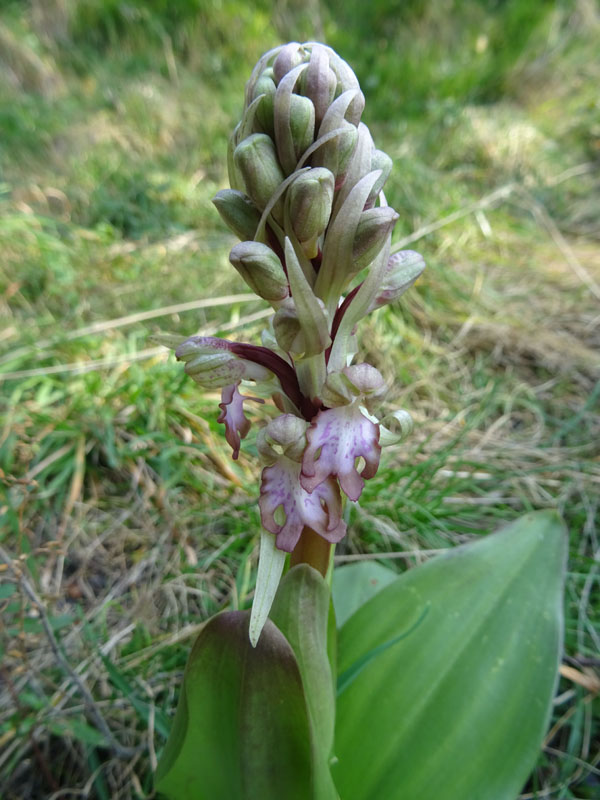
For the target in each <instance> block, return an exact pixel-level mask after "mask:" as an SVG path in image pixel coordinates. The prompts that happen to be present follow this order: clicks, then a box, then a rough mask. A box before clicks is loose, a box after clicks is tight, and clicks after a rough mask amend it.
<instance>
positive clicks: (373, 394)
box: [321, 363, 387, 408]
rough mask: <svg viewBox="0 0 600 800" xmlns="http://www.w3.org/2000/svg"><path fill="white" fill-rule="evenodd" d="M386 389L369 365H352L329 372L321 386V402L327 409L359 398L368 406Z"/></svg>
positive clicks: (381, 378)
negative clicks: (338, 370)
mask: <svg viewBox="0 0 600 800" xmlns="http://www.w3.org/2000/svg"><path fill="white" fill-rule="evenodd" d="M386 390H387V387H386V385H385V381H384V379H383V376H382V375H381V373H380V372H379V370H377V369H375V367H372V366H371V365H370V364H364V363H363V364H352V365H351V366H349V367H344V369H343V370H342V371H341V372H331V373H329V375H328V376H327V380H326V381H325V383H324V385H323V389H322V392H321V400H322V401H323V403H324V404H325V405H326V406H327V407H329V408H335V407H338V406H345V405H348V404H349V403H352V402H354V400H356V399H357V398H360V399H361V401H363V402H368V403H369V404H370V402H371V401H373V400H378V399H381V397H382V395H383V394H384V393H385V392H386Z"/></svg>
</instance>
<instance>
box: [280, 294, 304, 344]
mask: <svg viewBox="0 0 600 800" xmlns="http://www.w3.org/2000/svg"><path fill="white" fill-rule="evenodd" d="M273 332H274V334H275V339H276V341H277V344H278V345H279V347H281V349H282V350H283V351H284V352H285V353H303V352H304V336H303V334H302V327H301V325H300V320H299V319H298V312H297V310H296V306H295V304H294V301H293V300H292V298H291V297H290V298H288V299H287V300H284V302H283V303H282V304H281V305H280V306H279V308H278V309H277V313H276V314H275V316H274V317H273Z"/></svg>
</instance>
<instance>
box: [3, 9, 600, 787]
mask: <svg viewBox="0 0 600 800" xmlns="http://www.w3.org/2000/svg"><path fill="white" fill-rule="evenodd" d="M308 39H318V40H322V41H326V42H327V43H328V44H329V45H331V46H332V47H334V48H335V49H336V50H337V51H338V52H339V53H340V55H341V56H342V57H343V58H345V59H346V60H347V61H348V62H349V63H350V64H351V66H352V67H353V68H354V70H355V71H356V73H357V75H358V77H359V80H360V82H361V85H362V87H363V90H364V93H365V95H366V100H367V105H366V111H365V115H364V120H365V122H366V123H367V124H368V125H369V127H370V128H371V130H372V133H373V136H374V138H375V141H376V142H377V145H378V147H380V148H382V149H384V150H386V151H387V152H389V153H390V155H391V156H392V157H393V158H394V161H395V169H394V172H393V174H392V177H391V179H390V181H389V183H388V187H389V188H386V192H387V197H388V202H389V203H390V205H392V206H394V207H395V208H396V209H397V210H398V211H399V213H400V220H399V223H398V225H397V228H396V232H395V236H394V239H395V241H400V240H402V241H404V242H405V244H406V246H410V247H414V248H415V249H418V250H420V252H422V253H423V255H424V256H425V260H426V262H427V265H428V269H427V271H426V273H425V275H424V276H423V278H422V279H421V280H420V281H419V283H418V285H417V286H416V287H415V288H414V289H413V290H411V292H409V293H408V295H405V298H406V299H405V300H404V302H402V304H400V305H399V306H398V307H394V308H391V309H386V310H382V311H380V312H378V315H377V316H375V317H373V318H372V319H371V320H369V321H367V322H366V323H365V324H364V325H363V329H362V335H363V342H364V347H365V349H366V350H367V351H368V356H369V360H370V361H372V363H375V364H376V365H377V366H378V367H379V368H380V369H381V371H382V372H383V373H384V375H385V376H386V377H387V378H388V379H389V382H390V385H391V386H392V389H391V391H390V396H389V404H390V407H398V405H400V406H403V407H406V408H408V409H409V410H410V411H411V413H412V414H413V416H414V418H415V421H416V423H417V424H416V432H415V433H414V434H413V436H412V437H411V439H410V440H408V441H407V442H406V443H405V444H403V445H402V446H398V447H396V448H391V449H390V450H389V451H387V453H386V456H385V458H384V461H383V466H382V468H381V469H380V471H379V473H378V475H377V477H376V478H375V479H373V480H372V481H371V482H370V485H369V486H368V487H367V489H366V490H365V493H364V495H363V499H362V502H361V506H360V508H359V507H355V508H350V509H349V535H348V537H347V539H346V540H345V541H344V542H343V544H342V547H341V548H338V552H339V553H340V555H341V556H342V558H346V559H347V558H348V557H349V556H352V555H356V554H380V555H381V557H382V558H385V559H386V563H388V564H394V565H395V566H396V568H397V569H398V570H402V569H406V568H408V567H410V566H411V565H413V564H415V563H418V562H419V561H421V560H423V558H425V557H426V554H424V553H422V552H421V551H423V550H425V551H427V550H431V549H434V550H435V549H440V548H445V547H451V546H454V545H455V544H458V543H461V542H463V541H467V540H468V539H471V538H473V537H474V536H478V535H481V534H486V533H488V532H489V531H491V530H494V529H495V528H497V527H498V526H499V525H500V524H501V523H502V522H504V521H509V520H511V519H513V518H514V517H516V516H518V515H519V514H521V513H523V512H524V511H527V510H531V509H535V508H545V507H557V508H558V509H559V510H560V511H561V512H562V513H563V515H564V516H565V519H566V521H567V523H568V525H569V529H570V537H571V557H570V562H569V573H568V581H567V592H566V614H567V622H566V648H565V657H564V664H563V670H562V672H563V676H562V678H561V684H560V687H559V693H558V697H557V701H556V705H555V711H554V716H553V726H552V729H551V731H550V732H549V734H548V737H547V738H546V741H545V743H544V745H545V748H544V752H543V753H542V755H541V757H540V761H539V765H538V768H537V769H536V772H535V774H534V775H533V776H532V778H531V781H530V782H529V784H528V786H527V787H525V788H524V790H523V795H522V797H523V798H592V797H598V792H599V791H600V779H599V776H600V766H599V762H600V755H599V747H600V737H599V731H598V721H597V718H596V717H595V716H594V713H593V709H594V704H596V707H597V702H598V701H597V695H598V689H599V686H600V681H599V678H598V668H599V667H600V658H599V655H600V631H599V628H598V622H599V620H598V614H599V612H598V597H599V591H598V563H599V557H600V549H599V543H598V517H599V514H598V506H599V501H600V356H599V349H600V348H599V345H600V312H599V304H598V301H599V300H600V252H599V247H598V244H599V239H600V214H599V209H600V191H599V190H600V173H599V169H598V167H599V161H600V101H599V91H598V87H599V86H600V60H599V58H598V53H599V52H600V12H599V9H598V6H597V4H596V3H595V2H593V1H592V0H553V1H551V0H537V1H535V2H534V1H532V0H488V1H486V0H438V2H433V0H371V1H370V2H369V3H366V2H362V0H255V2H253V3H252V4H250V3H247V2H243V0H178V1H177V2H167V0H147V1H146V2H143V1H142V0H129V2H126V1H125V0H79V2H75V0H31V2H25V1H24V0H23V1H20V2H17V0H12V1H11V0H3V2H2V3H1V4H0V168H1V176H0V315H1V324H0V470H1V471H0V478H1V479H2V480H1V485H0V548H1V549H0V557H1V558H0V611H1V622H0V797H1V798H2V800H8V799H9V798H10V799H11V800H12V798H15V799H16V798H19V800H25V798H27V800H32V799H33V798H49V797H51V798H61V797H69V796H77V797H90V798H99V799H100V800H106V799H108V798H113V799H114V798H146V797H151V796H152V771H153V768H154V766H155V764H156V755H157V753H160V750H161V748H162V746H163V744H164V741H165V736H166V732H167V730H168V717H169V715H170V713H171V712H172V710H173V708H174V701H175V698H176V696H177V691H178V689H177V687H178V681H179V680H180V677H181V674H182V669H183V666H184V664H185V659H186V653H187V649H188V648H189V646H190V644H191V641H192V640H193V636H194V635H195V634H196V632H197V631H198V625H199V624H200V623H201V621H202V620H203V619H205V618H206V617H207V616H208V615H209V614H212V613H214V612H215V611H217V610H219V609H222V608H227V607H235V608H247V607H248V606H249V604H250V602H251V598H252V590H253V581H254V574H255V566H256V563H255V558H256V556H255V544H256V538H257V531H258V525H259V519H258V514H257V507H256V497H257V491H258V472H259V466H258V463H257V461H256V459H255V457H254V454H255V450H254V446H253V436H254V435H255V432H253V434H251V435H250V437H249V441H248V445H247V446H246V448H245V451H244V454H243V455H242V456H241V457H240V460H239V462H238V463H236V464H233V462H231V461H230V460H229V455H228V452H227V447H226V445H225V443H224V437H223V435H222V431H221V430H220V426H218V425H217V423H216V413H215V409H216V404H217V402H218V398H217V397H216V395H215V396H211V395H202V394H201V393H200V391H199V390H198V387H197V386H196V385H195V384H193V383H192V382H191V381H189V380H187V379H186V378H185V377H184V376H183V373H182V370H181V369H180V368H179V367H178V366H177V365H176V364H174V363H173V360H172V359H169V360H167V358H166V356H165V355H164V354H163V352H162V350H161V348H153V347H151V346H150V345H149V343H148V336H149V334H150V333H152V332H154V331H156V330H159V329H164V330H171V331H174V332H181V333H182V334H191V333H194V332H196V331H198V330H199V329H201V330H202V331H205V332H211V333H223V334H225V333H226V332H228V331H229V332H230V333H228V334H227V335H231V336H234V337H235V336H242V335H243V337H244V338H248V337H250V338H253V339H254V340H256V337H257V336H258V332H259V330H260V323H259V322H258V320H259V319H261V317H262V316H264V306H261V304H260V303H259V302H258V301H255V300H252V301H250V300H249V299H248V298H246V297H244V295H245V294H246V287H245V286H244V285H243V283H242V282H241V281H240V279H239V278H238V276H237V274H236V273H235V272H234V270H233V269H232V268H231V267H229V265H228V260H227V255H228V252H229V249H230V247H231V245H232V243H233V238H232V236H231V235H230V234H229V233H228V231H227V230H226V229H225V228H224V226H223V225H222V223H221V222H220V220H219V217H218V215H217V213H216V211H215V210H214V209H213V207H212V205H211V203H210V199H211V197H212V196H213V195H214V194H215V193H216V192H217V191H218V190H219V189H221V188H223V187H224V186H225V185H226V164H225V160H226V159H225V154H226V142H227V137H228V135H229V133H230V131H231V130H232V128H233V126H234V124H235V123H236V121H237V119H238V116H239V114H240V112H241V109H242V97H243V86H244V83H245V81H246V79H247V77H248V76H249V73H250V70H251V68H252V66H253V64H254V63H255V62H256V60H257V59H258V57H259V56H260V55H261V53H262V52H263V51H265V50H267V49H268V48H270V47H272V46H274V45H276V44H279V43H281V42H284V41H288V40H298V41H304V40H308ZM181 304H187V305H184V306H183V307H182V305H181ZM172 307H174V308H172ZM242 326H244V332H243V334H242V332H241V331H240V329H241V327H242ZM258 413H259V414H260V413H261V412H260V411H259V412H258ZM255 428H256V426H255ZM398 553H401V554H404V555H401V556H400V557H398ZM407 553H409V554H408V555H407ZM103 724H104V727H103ZM128 748H133V750H131V749H128ZM465 800H467V799H466V798H465ZM469 800H475V798H471V799H469ZM499 800H500V798H499Z"/></svg>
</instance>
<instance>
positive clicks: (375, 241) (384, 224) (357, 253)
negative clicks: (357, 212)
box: [352, 206, 398, 272]
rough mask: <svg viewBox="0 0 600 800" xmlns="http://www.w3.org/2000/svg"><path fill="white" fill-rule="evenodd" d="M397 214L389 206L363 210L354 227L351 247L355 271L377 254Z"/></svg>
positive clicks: (364, 265) (368, 262)
mask: <svg viewBox="0 0 600 800" xmlns="http://www.w3.org/2000/svg"><path fill="white" fill-rule="evenodd" d="M397 220H398V214H397V213H396V212H395V211H394V209H393V208H391V207H390V206H383V207H382V208H370V209H367V211H363V213H362V214H361V217H360V221H359V223H358V226H357V228H356V234H355V236H354V244H353V248H352V259H353V265H354V269H355V270H356V272H358V271H359V270H361V269H363V267H366V266H367V265H368V264H370V263H371V261H373V259H374V258H375V257H376V256H377V254H378V253H379V251H380V250H381V248H382V247H383V245H384V244H385V242H386V239H387V238H388V236H389V235H390V234H391V232H392V229H393V227H394V225H395V224H396V221H397Z"/></svg>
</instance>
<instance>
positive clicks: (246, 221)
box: [213, 189, 260, 240]
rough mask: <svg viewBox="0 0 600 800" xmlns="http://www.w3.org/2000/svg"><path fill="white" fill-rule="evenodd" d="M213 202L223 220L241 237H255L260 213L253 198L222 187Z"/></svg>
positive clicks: (243, 238)
mask: <svg viewBox="0 0 600 800" xmlns="http://www.w3.org/2000/svg"><path fill="white" fill-rule="evenodd" d="M213 203H214V205H215V206H216V209H217V211H218V212H219V214H220V215H221V219H222V220H223V222H224V223H225V224H226V225H227V226H228V227H229V228H230V229H231V230H232V231H233V232H234V233H235V235H236V236H238V237H239V238H240V239H242V240H245V239H253V238H254V234H255V233H256V229H257V227H258V223H259V222H260V213H259V211H258V209H257V208H256V206H255V205H254V203H253V202H252V200H250V198H249V197H247V196H246V195H245V194H244V193H243V192H238V191H237V190H235V189H222V190H221V191H220V192H217V194H216V195H215V196H214V197H213Z"/></svg>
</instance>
